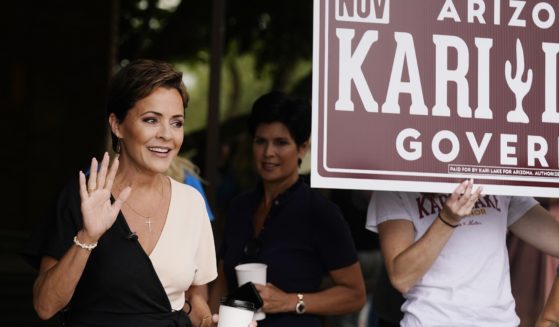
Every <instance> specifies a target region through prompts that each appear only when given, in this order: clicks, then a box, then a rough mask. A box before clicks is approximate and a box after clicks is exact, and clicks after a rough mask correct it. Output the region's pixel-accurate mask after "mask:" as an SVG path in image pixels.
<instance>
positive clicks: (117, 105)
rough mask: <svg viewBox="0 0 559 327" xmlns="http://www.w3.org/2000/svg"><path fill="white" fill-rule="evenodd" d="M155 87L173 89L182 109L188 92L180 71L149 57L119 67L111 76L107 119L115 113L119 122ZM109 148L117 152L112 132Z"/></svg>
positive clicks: (186, 104)
mask: <svg viewBox="0 0 559 327" xmlns="http://www.w3.org/2000/svg"><path fill="white" fill-rule="evenodd" d="M158 87H164V88H167V89H176V90H177V91H178V92H179V94H180V96H181V98H182V103H183V106H184V108H185V109H186V107H187V106H188V100H189V95H188V92H187V91H186V86H185V85H184V83H183V82H182V73H181V72H178V71H176V70H175V69H174V68H173V66H171V64H169V63H166V62H163V61H157V60H149V59H138V60H134V61H132V62H131V63H129V64H128V65H126V66H125V67H124V68H122V69H121V70H120V71H119V72H118V73H117V74H116V75H115V76H114V77H113V79H112V81H111V84H110V86H109V92H108V99H107V118H108V117H109V116H110V115H111V114H115V116H116V118H117V119H118V120H119V121H120V122H122V121H123V120H124V119H125V118H126V114H127V113H128V111H129V110H130V109H132V108H133V107H134V105H135V104H136V102H138V101H139V100H141V99H143V98H145V97H147V96H148V95H150V94H151V93H152V92H153V91H154V90H155V89H157V88H158ZM111 139H112V147H113V150H115V151H117V145H118V138H117V136H116V135H114V134H113V132H112V131H111Z"/></svg>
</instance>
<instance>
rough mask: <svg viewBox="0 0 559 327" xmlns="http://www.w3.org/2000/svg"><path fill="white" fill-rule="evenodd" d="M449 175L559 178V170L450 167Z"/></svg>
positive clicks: (470, 166) (469, 166)
mask: <svg viewBox="0 0 559 327" xmlns="http://www.w3.org/2000/svg"><path fill="white" fill-rule="evenodd" d="M448 173H449V174H472V175H504V176H535V177H559V170H550V169H530V168H511V167H487V166H472V165H454V164H453V165H448Z"/></svg>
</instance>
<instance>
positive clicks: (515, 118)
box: [505, 39, 532, 124]
mask: <svg viewBox="0 0 559 327" xmlns="http://www.w3.org/2000/svg"><path fill="white" fill-rule="evenodd" d="M522 75H524V51H523V50H522V43H521V42H520V39H516V75H515V76H514V77H513V76H512V64H511V62H510V61H509V60H507V62H506V63H505V77H506V79H507V84H508V85H509V88H510V89H511V91H512V92H513V93H514V96H515V98H516V108H514V110H511V111H509V112H508V114H507V121H508V122H511V123H524V124H528V123H529V122H530V119H529V118H528V115H526V113H525V112H524V109H523V108H522V100H523V99H524V97H525V96H526V94H527V93H528V91H530V88H531V87H532V69H528V74H527V78H526V81H525V82H524V81H522Z"/></svg>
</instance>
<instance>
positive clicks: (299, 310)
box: [295, 293, 305, 315]
mask: <svg viewBox="0 0 559 327" xmlns="http://www.w3.org/2000/svg"><path fill="white" fill-rule="evenodd" d="M295 312H296V313H297V314H298V315H301V314H303V313H305V302H304V301H303V294H301V293H297V304H296V305H295Z"/></svg>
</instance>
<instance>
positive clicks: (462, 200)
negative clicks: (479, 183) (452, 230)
mask: <svg viewBox="0 0 559 327" xmlns="http://www.w3.org/2000/svg"><path fill="white" fill-rule="evenodd" d="M473 187H474V180H473V179H467V180H465V181H463V182H462V183H460V185H458V187H456V189H455V190H454V192H452V194H451V195H450V197H449V198H448V199H447V200H446V202H445V204H444V207H443V210H442V211H441V213H440V214H441V217H442V218H443V219H444V220H445V221H449V222H450V223H452V224H459V223H460V220H462V218H464V217H466V216H467V215H470V214H471V213H472V209H473V208H474V205H475V204H476V202H477V200H478V199H479V197H480V194H481V191H482V190H483V187H478V188H477V189H476V190H475V191H473Z"/></svg>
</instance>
